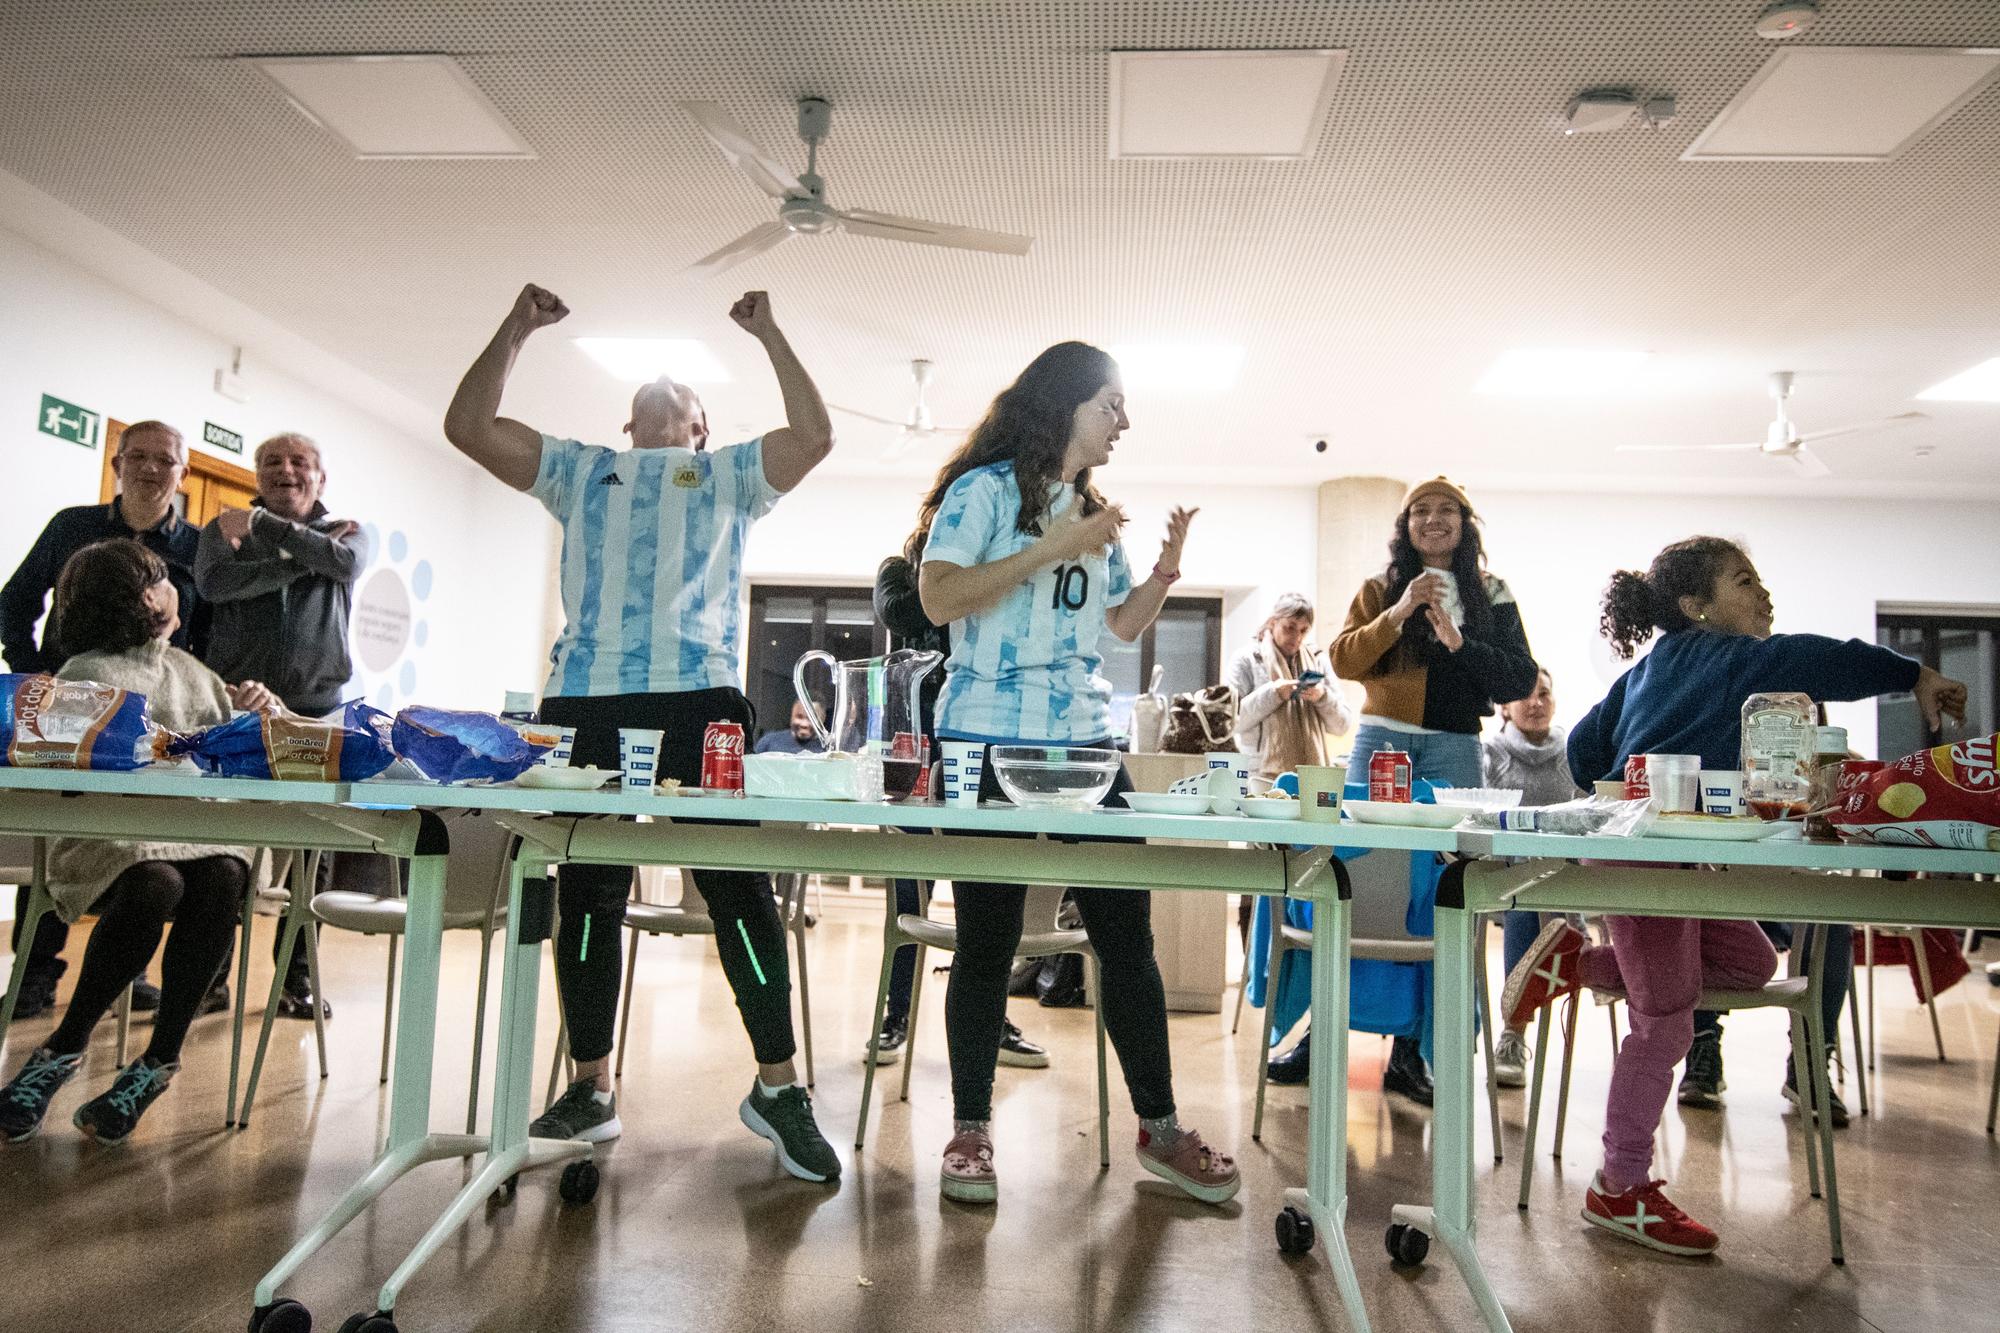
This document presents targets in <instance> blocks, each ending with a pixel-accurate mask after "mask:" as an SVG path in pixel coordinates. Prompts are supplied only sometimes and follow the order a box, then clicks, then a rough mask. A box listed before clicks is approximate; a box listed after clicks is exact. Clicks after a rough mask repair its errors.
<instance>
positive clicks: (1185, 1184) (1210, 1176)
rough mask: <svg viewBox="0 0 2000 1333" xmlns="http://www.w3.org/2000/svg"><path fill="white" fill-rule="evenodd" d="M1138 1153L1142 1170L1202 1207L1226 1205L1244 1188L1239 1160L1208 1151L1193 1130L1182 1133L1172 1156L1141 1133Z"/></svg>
mask: <svg viewBox="0 0 2000 1333" xmlns="http://www.w3.org/2000/svg"><path fill="white" fill-rule="evenodd" d="M1138 1151H1139V1165H1140V1166H1143V1167H1145V1168H1146V1169H1147V1170H1148V1171H1151V1172H1152V1173H1153V1174H1154V1175H1156V1176H1158V1177H1159V1178H1160V1179H1161V1180H1164V1181H1166V1182H1167V1183H1169V1184H1171V1185H1174V1186H1177V1187H1178V1188H1179V1189H1181V1190H1183V1191H1184V1192H1186V1193H1187V1194H1188V1195H1189V1196H1190V1197H1192V1198H1196V1199H1200V1200H1201V1201H1202V1202H1203V1203H1227V1202H1228V1201H1229V1200H1230V1199H1233V1198H1235V1197H1236V1191H1237V1190H1239V1189H1241V1188H1243V1177H1242V1175H1241V1174H1240V1173H1239V1172H1238V1171H1237V1170H1236V1159H1235V1158H1234V1157H1231V1156H1230V1155H1229V1154H1228V1153H1224V1152H1217V1151H1216V1150H1215V1149H1213V1148H1211V1147H1209V1146H1208V1145H1207V1144H1205V1143H1203V1142H1202V1141H1201V1135H1199V1134H1197V1133H1195V1132H1194V1131H1193V1130H1191V1129H1183V1130H1182V1131H1181V1133H1180V1137H1179V1138H1177V1139H1175V1140H1174V1146H1173V1150H1172V1151H1171V1152H1161V1151H1160V1150H1159V1148H1158V1146H1157V1145H1156V1144H1155V1143H1154V1142H1153V1139H1152V1136H1151V1135H1150V1134H1148V1133H1147V1132H1146V1131H1145V1130H1143V1129H1142V1130H1140V1131H1139V1149H1138Z"/></svg>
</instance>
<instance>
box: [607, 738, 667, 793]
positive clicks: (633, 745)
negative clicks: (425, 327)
mask: <svg viewBox="0 0 2000 1333" xmlns="http://www.w3.org/2000/svg"><path fill="white" fill-rule="evenodd" d="M665 735H666V733H665V732H662V731H652V730H649V729H647V728H645V727H620V728H618V766H619V768H620V769H622V770H623V771H624V774H625V776H624V779H623V783H622V785H623V786H624V788H625V790H626V791H645V792H650V791H651V790H653V787H654V784H656V783H657V782H659V780H660V740H661V738H662V737H664V736H665Z"/></svg>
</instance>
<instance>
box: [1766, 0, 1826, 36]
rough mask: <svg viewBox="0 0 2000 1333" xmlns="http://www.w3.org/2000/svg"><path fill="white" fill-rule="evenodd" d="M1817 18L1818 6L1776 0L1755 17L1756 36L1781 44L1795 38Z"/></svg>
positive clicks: (1803, 0)
mask: <svg viewBox="0 0 2000 1333" xmlns="http://www.w3.org/2000/svg"><path fill="white" fill-rule="evenodd" d="M1818 17H1819V6H1818V5H1815V4H1811V3H1809V0H1778V3H1777V4H1775V5H1772V6H1771V7H1770V8H1769V9H1766V10H1765V11H1764V12H1763V13H1761V14H1759V15H1758V16H1757V35H1758V36H1759V37H1762V38H1764V39H1765V40H1766V41H1772V42H1782V41H1788V40H1789V39H1791V38H1793V37H1797V36H1798V35H1799V34H1801V33H1803V32H1804V31H1805V30H1806V29H1807V28H1810V27H1811V26H1812V25H1813V20H1815V19H1817V18H1818Z"/></svg>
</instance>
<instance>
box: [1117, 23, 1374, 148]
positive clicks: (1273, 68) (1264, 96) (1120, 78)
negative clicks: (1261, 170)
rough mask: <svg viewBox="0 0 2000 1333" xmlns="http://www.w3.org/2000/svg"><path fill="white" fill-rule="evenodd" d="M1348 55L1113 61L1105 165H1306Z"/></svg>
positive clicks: (1135, 56)
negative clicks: (1257, 161)
mask: <svg viewBox="0 0 2000 1333" xmlns="http://www.w3.org/2000/svg"><path fill="white" fill-rule="evenodd" d="M1346 63H1347V52H1345V51H1331V50H1294V51H1113V52H1112V53H1111V71H1110V84H1111V86H1110V94H1111V125H1110V138H1111V142H1110V149H1111V156H1112V157H1113V158H1114V159H1116V158H1160V159H1177V158H1182V159H1184V158H1230V157H1247V158H1261V159H1266V160H1273V161H1299V160H1301V159H1304V158H1307V157H1310V156H1311V155H1312V152H1313V149H1314V148H1316V147H1317V146H1318V145H1319V137H1320V132H1321V131H1322V130H1323V129H1324V128H1325V126H1326V116H1327V109H1328V107H1329V106H1330V104H1331V103H1332V101H1333V90H1334V87H1335V85H1337V84H1338V83H1339V82H1340V71H1341V69H1342V67H1343V66H1345V64H1346Z"/></svg>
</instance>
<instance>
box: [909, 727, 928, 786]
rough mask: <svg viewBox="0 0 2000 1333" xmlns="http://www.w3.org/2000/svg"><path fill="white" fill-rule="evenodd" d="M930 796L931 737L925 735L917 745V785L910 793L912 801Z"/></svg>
mask: <svg viewBox="0 0 2000 1333" xmlns="http://www.w3.org/2000/svg"><path fill="white" fill-rule="evenodd" d="M930 798H931V738H930V737H928V736H926V737H924V738H923V740H922V741H921V742H919V744H918V747H917V786H916V790H915V791H912V792H911V793H910V799H911V800H913V801H928V800H929V799H930Z"/></svg>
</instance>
